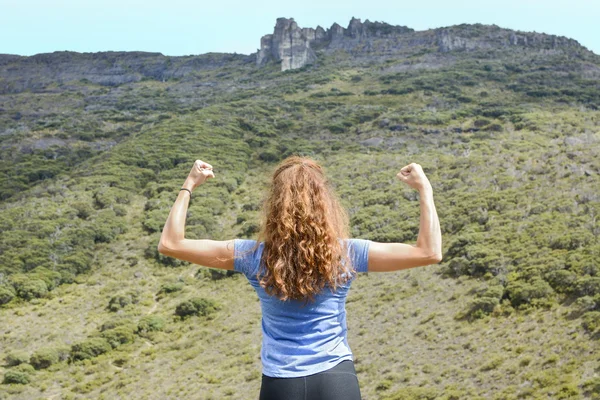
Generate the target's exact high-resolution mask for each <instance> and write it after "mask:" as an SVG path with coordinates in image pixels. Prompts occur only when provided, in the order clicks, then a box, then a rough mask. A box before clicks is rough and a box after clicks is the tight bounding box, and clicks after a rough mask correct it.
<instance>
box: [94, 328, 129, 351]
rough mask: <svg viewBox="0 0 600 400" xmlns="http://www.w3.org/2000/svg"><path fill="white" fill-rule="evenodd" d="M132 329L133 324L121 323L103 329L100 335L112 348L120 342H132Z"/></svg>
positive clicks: (120, 343)
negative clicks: (114, 326)
mask: <svg viewBox="0 0 600 400" xmlns="http://www.w3.org/2000/svg"><path fill="white" fill-rule="evenodd" d="M133 331H134V327H133V326H131V325H121V326H118V327H116V328H113V329H108V330H105V331H103V332H102V333H101V334H100V336H101V337H103V338H104V339H106V341H107V342H108V343H109V344H110V346H111V347H112V348H113V349H114V348H117V347H119V346H120V345H122V344H126V343H131V342H133V341H134V340H135V335H134V333H133Z"/></svg>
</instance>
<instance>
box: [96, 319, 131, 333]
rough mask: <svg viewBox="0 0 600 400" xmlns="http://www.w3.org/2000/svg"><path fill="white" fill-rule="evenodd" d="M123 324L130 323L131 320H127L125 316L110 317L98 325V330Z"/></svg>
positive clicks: (101, 330) (105, 329) (102, 330)
mask: <svg viewBox="0 0 600 400" xmlns="http://www.w3.org/2000/svg"><path fill="white" fill-rule="evenodd" d="M123 325H131V321H130V320H129V318H126V317H115V318H111V319H109V320H108V321H106V322H104V323H103V324H102V325H100V332H104V331H107V330H109V329H114V328H116V327H118V326H123Z"/></svg>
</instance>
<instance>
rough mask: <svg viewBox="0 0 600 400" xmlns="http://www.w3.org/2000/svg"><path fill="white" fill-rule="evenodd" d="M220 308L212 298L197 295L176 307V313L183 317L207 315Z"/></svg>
mask: <svg viewBox="0 0 600 400" xmlns="http://www.w3.org/2000/svg"><path fill="white" fill-rule="evenodd" d="M217 310H218V306H217V305H216V303H215V302H213V301H212V300H208V299H204V298H201V297H195V298H192V299H190V300H187V301H184V302H183V303H180V304H179V305H178V306H177V307H176V308H175V314H176V315H178V316H180V317H181V318H182V319H183V318H186V317H189V316H190V315H199V316H207V315H210V314H212V313H214V312H215V311H217Z"/></svg>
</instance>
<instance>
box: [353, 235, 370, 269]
mask: <svg viewBox="0 0 600 400" xmlns="http://www.w3.org/2000/svg"><path fill="white" fill-rule="evenodd" d="M370 244H371V241H370V240H366V239H350V246H351V251H350V255H351V257H352V258H351V260H352V264H353V265H354V269H355V270H356V272H368V270H369V245H370Z"/></svg>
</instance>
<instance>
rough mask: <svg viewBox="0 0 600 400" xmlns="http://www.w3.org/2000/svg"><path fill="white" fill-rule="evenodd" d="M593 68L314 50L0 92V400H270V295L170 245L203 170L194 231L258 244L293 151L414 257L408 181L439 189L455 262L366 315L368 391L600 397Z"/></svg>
mask: <svg viewBox="0 0 600 400" xmlns="http://www.w3.org/2000/svg"><path fill="white" fill-rule="evenodd" d="M475 28H476V29H475ZM475 28H473V29H475V30H474V31H473V32H474V34H476V33H477V32H478V30H479V29H483V28H481V27H475ZM406 63H409V64H410V63H412V64H414V65H419V63H421V65H426V68H425V67H424V68H416V67H415V68H406V67H407V65H409V64H406ZM398 71H400V72H398ZM598 71H600V60H599V59H598V56H596V55H593V54H591V55H590V53H587V52H585V51H584V50H581V49H579V50H577V49H572V48H570V49H568V50H564V51H538V50H535V49H530V50H527V49H521V50H519V51H516V50H515V49H502V50H493V49H490V50H479V51H472V52H450V53H437V52H435V51H433V50H431V49H423V51H421V52H418V51H415V53H414V54H407V55H406V56H405V57H403V58H397V59H396V58H389V59H388V60H387V61H386V62H381V63H379V61H378V60H376V59H373V60H371V61H369V62H367V63H365V62H363V61H361V62H359V60H358V59H356V60H355V59H353V58H352V57H350V56H348V55H344V54H338V55H326V54H324V53H319V62H318V63H316V64H315V65H312V66H308V67H305V68H302V69H301V70H294V71H286V72H279V71H278V70H277V66H275V65H267V66H265V67H264V68H260V69H259V68H256V67H255V66H254V65H253V64H252V65H248V64H243V63H241V62H239V61H235V60H233V61H231V63H230V64H227V63H225V64H223V66H222V67H220V68H218V69H215V70H206V71H204V70H202V71H197V72H195V73H194V74H191V75H189V76H186V77H185V79H181V80H175V79H173V80H164V81H163V80H154V79H151V78H147V79H144V80H142V81H139V82H131V83H124V84H122V85H118V86H113V87H109V86H101V85H97V84H94V83H91V82H89V81H77V82H67V83H63V84H59V83H55V84H53V86H49V87H46V88H44V89H43V90H40V91H38V92H31V91H24V92H20V93H12V94H2V95H0V107H1V108H2V109H3V110H4V111H5V112H4V113H2V114H0V132H2V133H3V134H2V135H0V142H1V143H2V146H0V181H1V182H2V183H1V184H0V210H1V212H0V231H1V232H2V235H0V320H1V321H2V324H1V325H2V334H1V335H0V359H3V360H5V362H4V364H3V365H2V366H0V375H1V376H2V382H3V384H2V385H0V398H4V397H10V398H15V399H29V398H42V397H44V398H46V397H52V398H65V399H78V398H81V399H83V398H131V397H138V398H193V397H194V396H197V393H202V396H203V397H202V398H205V399H223V398H234V399H245V398H255V397H256V395H257V393H258V388H259V385H260V359H259V352H260V307H259V304H258V302H257V299H256V295H255V293H254V291H253V290H252V288H251V287H250V286H249V285H248V284H247V282H246V281H245V278H244V277H243V276H241V275H240V274H234V273H227V272H223V271H217V270H210V269H206V268H200V269H199V267H198V266H195V265H191V264H189V263H185V262H181V261H179V260H176V259H173V258H169V257H165V256H163V255H161V254H159V253H158V252H157V249H156V247H157V244H158V238H159V236H160V231H161V229H162V226H163V224H164V222H165V221H166V218H167V216H168V213H169V210H170V207H171V206H172V204H173V201H174V200H175V197H176V196H177V190H178V189H179V187H180V185H181V183H182V182H183V180H184V179H185V177H186V176H187V173H188V172H189V168H190V167H191V165H192V163H193V161H194V160H195V159H198V158H200V159H203V160H206V161H208V162H210V163H211V164H212V165H213V166H214V168H215V175H216V179H214V180H211V181H209V182H208V183H207V184H206V185H203V186H201V187H200V188H199V189H198V190H197V192H195V193H194V196H193V198H192V201H191V204H190V208H189V212H188V217H187V226H186V236H187V237H189V238H193V239H201V238H211V239H217V240H224V239H230V238H234V237H254V235H255V234H256V233H257V228H258V223H259V221H258V210H259V209H260V204H261V200H262V198H263V189H264V188H265V185H266V180H267V177H268V173H269V172H270V171H271V168H272V167H273V166H274V165H275V164H276V163H277V162H278V161H279V160H281V159H282V158H284V157H286V156H288V155H291V154H301V155H307V156H311V157H314V158H316V159H317V160H319V161H320V162H321V163H322V164H323V165H324V167H325V168H326V171H327V173H328V175H329V176H330V180H331V182H332V184H333V185H334V186H335V188H336V190H337V192H338V194H339V195H340V198H341V200H342V202H343V203H344V205H345V206H346V208H347V210H348V213H349V215H350V218H351V223H352V235H353V236H354V237H360V238H365V239H370V240H374V241H385V242H387V241H400V242H405V243H414V242H415V241H416V238H417V234H418V226H419V225H418V223H419V221H418V215H419V209H418V194H417V193H416V192H415V191H412V190H410V189H408V188H406V187H403V186H402V185H401V184H400V183H399V182H398V181H397V179H396V178H395V174H396V173H397V171H398V170H399V169H400V168H401V167H402V166H404V165H405V164H407V163H409V162H413V161H415V162H419V163H420V164H421V165H423V167H424V170H425V172H426V173H427V174H428V176H429V177H430V180H431V182H432V185H433V188H434V194H435V201H436V206H437V209H438V213H439V216H440V221H441V227H442V231H443V242H444V243H443V244H444V258H443V261H442V262H441V263H440V264H439V265H436V266H430V267H426V268H418V269H413V270H407V271H399V272H396V273H391V274H379V275H378V274H364V275H361V276H359V278H358V279H357V280H356V281H355V282H354V284H353V288H352V291H351V294H350V296H349V299H348V305H347V309H348V325H349V342H350V344H351V346H352V349H353V351H354V353H355V356H356V360H355V362H356V368H357V371H358V377H359V380H360V382H361V390H362V392H363V395H364V397H365V398H366V399H463V398H468V399H519V398H532V399H536V398H540V399H541V398H557V399H567V398H572V399H578V398H589V399H593V398H600V383H599V382H598V379H597V377H596V375H597V373H598V371H599V370H600V364H598V360H597V354H598V339H599V338H600V317H599V315H600V271H599V265H598V260H600V241H599V236H600V227H599V225H598V218H599V215H600V201H599V200H600V195H599V194H598V188H599V187H600V175H599V174H600V161H599V160H600V154H599V153H600V146H599V144H600V110H599V107H600V75H599V74H598ZM210 85H213V86H210ZM193 88H196V89H197V91H194V90H196V89H193ZM32 110H42V111H39V115H37V116H35V117H34V116H33V114H32ZM434 311H435V312H434ZM140 382H143V384H141V383H140ZM53 396H54V397H53Z"/></svg>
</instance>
